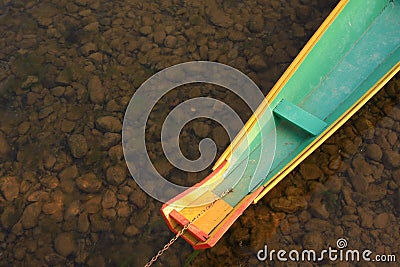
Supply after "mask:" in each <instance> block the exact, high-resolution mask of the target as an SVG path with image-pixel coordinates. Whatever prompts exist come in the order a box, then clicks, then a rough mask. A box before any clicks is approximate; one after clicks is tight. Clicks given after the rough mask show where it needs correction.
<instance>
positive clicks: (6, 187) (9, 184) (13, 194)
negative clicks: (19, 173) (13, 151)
mask: <svg viewBox="0 0 400 267" xmlns="http://www.w3.org/2000/svg"><path fill="white" fill-rule="evenodd" d="M0 183H1V185H0V190H1V193H2V194H3V196H4V197H5V199H6V200H7V201H13V200H14V199H16V198H17V197H18V194H19V185H20V183H19V181H18V178H17V177H15V176H7V177H3V178H1V180H0Z"/></svg>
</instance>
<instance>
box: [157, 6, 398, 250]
mask: <svg viewBox="0 0 400 267" xmlns="http://www.w3.org/2000/svg"><path fill="white" fill-rule="evenodd" d="M399 69H400V0H347V1H346V0H343V1H340V2H339V3H338V5H337V6H336V8H335V9H334V10H333V11H332V12H331V14H330V15H329V16H328V17H327V19H326V20H325V21H324V22H323V23H322V25H321V26H320V28H319V29H318V30H317V31H316V33H315V34H314V35H313V37H312V38H311V39H310V40H309V42H308V43H307V44H306V45H305V47H304V48H303V49H302V51H301V52H300V53H299V55H298V56H297V57H296V59H295V60H294V61H293V62H292V64H291V65H290V66H289V68H288V69H287V70H286V72H285V73H284V74H283V75H282V77H281V78H280V79H279V80H278V82H277V83H276V84H275V86H274V87H273V88H272V89H271V91H270V92H269V94H268V95H267V96H266V98H265V100H264V101H263V103H262V104H261V105H260V107H259V108H258V109H257V111H256V112H255V114H253V116H252V117H251V118H250V120H249V121H248V122H247V123H246V125H245V127H244V129H242V131H241V132H240V133H239V134H238V136H237V137H236V138H235V139H234V141H233V142H232V143H231V144H230V146H229V147H228V148H227V150H226V151H225V152H224V153H223V155H222V156H221V158H220V159H219V160H218V161H217V162H216V164H215V166H214V168H213V170H214V171H213V172H212V173H211V174H210V175H209V176H208V177H206V178H205V179H204V180H203V181H202V182H201V183H199V184H196V185H195V186H193V187H192V188H190V189H188V190H186V191H185V192H183V193H181V194H180V195H178V196H176V197H175V198H173V199H171V200H170V201H168V202H167V203H166V204H164V205H163V207H162V209H161V211H162V214H163V216H164V218H165V220H166V222H167V224H168V226H169V228H170V229H171V230H172V231H173V232H175V233H177V232H178V231H180V230H182V228H183V227H184V226H185V225H186V227H185V228H186V229H185V231H184V232H183V235H182V237H183V238H184V239H185V240H186V241H187V242H189V243H190V244H191V245H192V246H193V247H194V248H195V249H204V248H209V247H212V246H214V245H215V244H216V242H217V241H218V240H219V239H220V238H221V237H222V235H223V234H224V233H225V232H226V231H227V230H228V229H229V227H230V226H231V225H232V224H233V222H234V221H235V220H236V219H237V218H238V217H239V216H240V215H241V214H242V213H243V211H244V210H245V209H246V208H247V207H248V206H249V205H250V204H252V203H257V201H258V200H260V199H261V198H262V197H263V196H264V195H265V194H266V193H267V192H268V191H269V190H271V189H272V188H273V187H274V186H275V185H276V184H277V183H279V181H281V180H282V179H283V178H284V177H285V176H286V175H287V174H288V173H289V172H290V171H291V170H293V169H294V168H295V167H296V166H297V165H298V164H299V163H300V162H301V161H302V160H304V159H305V158H306V157H307V156H308V155H309V154H311V153H312V152H313V151H314V150H315V149H316V148H317V147H318V146H319V145H321V144H322V143H323V142H324V141H325V140H326V139H327V138H328V137H329V136H331V135H332V134H333V133H334V132H335V131H336V130H337V129H338V128H339V127H340V126H341V125H343V124H344V123H345V121H346V120H348V119H349V118H350V117H351V116H352V115H353V114H354V113H355V112H356V111H357V110H358V109H360V108H361V107H362V106H363V105H364V104H365V103H366V102H367V101H368V100H369V99H370V98H371V97H372V96H373V95H374V94H375V93H377V92H378V91H379V90H380V89H381V88H382V87H383V85H384V84H385V83H386V82H388V81H389V80H390V79H391V78H392V77H393V76H394V75H395V74H396V73H397V72H398V71H399ZM267 106H269V107H270V108H271V109H272V114H273V119H274V120H275V125H276V129H275V132H276V141H277V143H276V153H275V156H274V157H273V161H272V167H271V168H270V171H269V172H265V173H262V172H257V171H256V170H255V168H256V166H253V165H252V164H251V160H252V157H257V153H258V156H259V154H260V151H261V146H260V145H258V146H257V144H259V143H260V141H261V139H260V138H261V137H260V136H261V135H264V136H268V134H270V133H271V132H272V129H271V127H261V128H260V127H254V125H255V124H256V122H257V121H258V120H260V119H261V120H262V119H263V118H264V116H266V115H265V113H266V112H265V110H266V109H267ZM264 119H265V118H264ZM246 133H247V134H249V135H252V136H255V137H254V138H253V139H252V141H251V143H250V144H247V143H244V139H245V136H246ZM241 146H247V147H248V148H249V149H250V152H251V153H250V154H248V155H247V156H245V158H244V159H241V160H237V158H236V160H232V158H233V155H234V154H235V153H239V152H240V151H241ZM238 151H239V152H238ZM263 153H268V151H266V152H265V151H264V152H263ZM270 156H271V157H272V156H273V155H272V153H271V155H270ZM244 160H246V161H247V162H250V163H249V164H248V166H247V167H246V169H245V172H244V173H241V176H240V177H238V176H237V175H238V173H236V172H235V168H236V167H237V166H239V165H240V164H241V163H242V162H243V161H244ZM249 173H250V175H249ZM249 177H250V178H249ZM232 179H236V180H235V181H236V182H235V183H229V181H230V180H232ZM230 186H231V187H230Z"/></svg>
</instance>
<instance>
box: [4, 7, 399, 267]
mask: <svg viewBox="0 0 400 267" xmlns="http://www.w3.org/2000/svg"><path fill="white" fill-rule="evenodd" d="M336 2H337V1H333V0H332V1H323V0H296V1H277V0H271V1H257V0H250V1H245V2H238V1H216V0H207V1H204V3H202V4H200V3H199V1H178V0H167V1H152V2H143V1H136V0H130V1H127V0H121V1H105V0H73V1H67V0H59V1H46V0H43V1H19V0H15V1H11V0H3V1H0V33H1V37H2V38H0V48H1V49H0V118H1V120H0V192H1V194H0V223H1V231H0V241H1V245H0V265H1V266H142V265H144V264H145V263H146V262H147V261H148V259H149V258H151V256H153V255H154V254H155V253H156V252H157V251H158V249H160V248H162V247H163V246H164V244H165V243H166V242H167V241H168V240H169V239H170V238H171V237H172V234H171V233H170V231H169V230H168V228H167V226H166V225H165V223H164V222H163V219H162V217H161V214H160V212H159V208H160V207H161V204H160V203H159V202H157V201H155V200H153V199H152V198H151V197H149V196H147V195H146V194H145V193H144V192H143V191H142V190H141V189H140V188H139V187H138V186H137V184H136V183H135V182H134V180H133V179H132V178H131V177H130V175H129V172H128V170H127V168H126V165H125V161H124V158H123V153H122V147H121V127H122V120H123V115H124V111H125V109H126V107H127V105H128V103H129V100H130V98H131V97H132V95H133V94H134V92H135V90H136V89H137V88H138V87H139V86H140V85H141V84H142V82H143V81H145V80H146V79H147V78H149V77H150V76H151V75H152V74H154V73H155V72H157V71H159V70H162V69H163V68H165V67H168V66H171V65H173V64H176V63H181V62H187V61H193V60H209V61H217V62H221V63H225V64H228V65H230V66H232V67H235V68H237V69H239V70H241V71H242V72H244V73H246V74H247V75H249V76H250V77H251V78H252V79H253V80H254V81H255V82H256V83H257V85H259V86H260V88H261V90H262V91H263V92H264V93H267V92H268V90H269V89H270V88H271V86H272V85H273V84H274V83H275V82H276V80H277V79H278V78H279V77H280V75H281V74H282V72H283V71H284V70H285V69H286V67H287V66H288V65H289V64H290V62H291V61H292V60H293V58H294V57H295V56H296V55H297V53H298V52H299V50H300V49H301V48H302V46H303V45H304V44H305V43H306V41H307V40H308V39H309V38H310V36H311V35H312V34H313V32H314V31H315V30H316V29H317V28H318V26H319V25H320V24H321V22H322V21H323V19H324V18H325V17H326V16H327V15H328V14H329V12H330V11H331V10H332V9H333V7H334V6H335V4H336ZM184 89H185V90H181V91H179V90H175V91H173V92H171V94H169V95H167V96H166V97H165V98H164V99H163V100H162V103H160V105H159V107H158V108H156V109H155V112H153V113H152V115H151V117H150V120H149V128H148V129H149V131H148V135H147V137H146V138H147V139H148V140H149V141H151V142H150V144H149V146H148V148H149V151H150V153H149V154H150V156H151V158H152V159H153V160H154V162H155V165H156V167H157V169H158V170H159V171H160V173H162V174H163V175H165V176H166V177H169V178H170V179H171V181H176V182H179V183H188V184H193V183H194V182H196V181H198V180H199V179H201V178H203V177H204V176H205V175H206V174H207V173H208V172H209V170H205V171H203V172H200V173H197V174H186V173H183V172H181V171H179V170H176V169H174V168H173V167H172V166H171V165H170V164H168V162H166V160H165V159H164V158H162V157H161V156H162V154H161V147H160V143H159V137H157V134H158V133H159V131H160V127H161V123H162V117H163V116H164V115H163V114H164V113H166V112H168V110H169V109H170V108H172V107H174V106H176V105H177V104H178V103H180V102H182V101H184V100H185V99H190V98H192V97H195V96H200V95H205V96H213V97H215V98H218V99H220V100H223V101H224V102H226V103H228V104H231V105H232V106H234V107H235V108H236V110H238V112H239V113H240V114H241V116H242V117H243V119H244V120H246V119H247V118H248V117H249V116H250V113H249V112H248V110H247V109H245V108H243V105H242V103H240V101H238V99H236V98H235V97H234V96H233V95H232V94H229V93H228V92H226V91H223V90H221V88H215V87H212V86H200V85H193V86H188V87H187V88H184ZM186 89H188V90H186ZM399 132H400V77H398V76H397V77H395V78H394V79H393V80H392V81H390V82H389V83H388V84H387V85H386V86H385V87H384V89H382V91H381V92H380V93H378V94H377V95H376V96H375V97H374V98H373V99H372V100H371V101H370V102H369V103H367V105H366V106H365V107H364V108H363V109H362V110H361V111H360V112H358V113H357V114H356V115H355V116H354V117H353V118H352V119H351V120H350V121H348V122H347V123H346V124H345V126H343V127H342V128H341V129H340V130H339V131H338V132H337V133H335V134H334V135H333V136H332V137H331V138H330V139H329V140H328V141H327V142H325V144H324V145H322V146H321V147H320V148H319V149H318V150H317V151H315V152H314V153H313V154H312V155H311V156H310V157H309V158H307V159H306V160H305V161H304V162H303V163H302V164H301V165H300V166H299V167H298V168H296V169H295V170H294V171H293V172H292V173H290V174H289V175H288V177H287V178H286V179H285V180H284V181H283V182H282V183H280V184H279V185H278V186H277V187H276V188H275V189H274V190H273V191H272V192H270V193H269V194H268V195H267V196H266V197H265V198H264V199H263V200H262V201H261V202H260V203H258V204H257V205H254V206H251V207H250V208H249V209H248V210H246V212H245V213H244V214H243V216H241V217H240V219H239V220H238V221H237V222H236V223H235V224H234V225H233V227H232V229H230V230H229V231H228V233H227V234H226V235H225V236H224V237H223V239H221V241H220V242H219V243H218V244H217V246H216V247H215V248H212V249H210V250H207V251H203V252H200V253H199V254H198V255H197V256H196V257H194V259H192V258H193V257H192V256H194V255H195V254H193V253H192V249H191V247H190V246H189V245H188V244H186V243H185V242H184V241H182V240H179V241H177V242H176V243H175V244H174V246H173V247H172V248H171V249H170V250H169V251H168V252H166V254H165V255H163V256H162V257H161V259H160V260H159V261H158V262H157V263H156V264H155V266H183V265H185V264H187V266H264V264H271V265H274V266H280V265H281V263H278V262H273V263H264V262H259V261H258V260H257V258H256V253H257V251H258V250H260V249H262V248H263V246H264V245H265V244H267V245H268V246H269V247H270V248H273V249H288V250H289V248H296V249H301V248H305V249H313V248H315V249H316V250H320V249H324V248H327V246H329V245H330V246H335V244H336V240H337V239H339V238H346V240H347V241H348V246H349V248H352V249H365V248H368V249H370V250H371V251H373V252H374V253H377V254H396V255H397V261H398V260H400V259H399V257H400V245H399V242H398V240H399V232H400V231H399V230H400V229H399V228H400V218H399V216H400V206H399V203H400V180H399V179H400V153H399V150H400V140H399V137H398V136H399ZM206 136H210V137H213V138H214V139H215V140H216V142H217V145H218V148H219V153H221V152H222V151H223V149H224V148H225V147H226V145H227V143H228V140H227V138H226V137H227V136H226V135H225V134H224V131H223V130H222V128H221V127H220V126H218V125H217V124H215V123H213V122H210V121H207V120H199V121H198V122H193V123H191V124H190V125H188V127H185V128H184V131H183V133H182V140H183V141H182V150H183V152H184V154H185V155H189V156H192V157H196V155H198V150H197V149H196V147H197V144H198V142H199V140H201V138H204V137H206ZM293 264H294V265H296V263H293ZM323 264H326V266H329V265H330V263H329V262H323ZM336 264H337V265H338V266H347V265H351V264H350V263H346V262H337V263H336ZM363 264H364V263H363ZM287 265H289V264H287ZM306 265H307V264H306V263H305V264H304V266H306ZM308 265H312V264H308ZM370 265H371V266H373V264H370ZM290 266H291V265H290ZM392 266H395V264H392Z"/></svg>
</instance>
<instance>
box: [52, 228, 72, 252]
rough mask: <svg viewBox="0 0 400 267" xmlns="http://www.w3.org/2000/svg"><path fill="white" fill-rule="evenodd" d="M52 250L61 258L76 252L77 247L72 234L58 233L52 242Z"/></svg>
mask: <svg viewBox="0 0 400 267" xmlns="http://www.w3.org/2000/svg"><path fill="white" fill-rule="evenodd" d="M54 248H55V249H56V251H57V253H58V254H60V255H61V256H64V257H68V256H69V255H70V254H72V253H73V252H76V251H77V245H76V241H75V238H74V236H73V233H71V232H67V233H60V234H58V235H57V237H56V238H55V240H54Z"/></svg>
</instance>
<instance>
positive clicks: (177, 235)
mask: <svg viewBox="0 0 400 267" xmlns="http://www.w3.org/2000/svg"><path fill="white" fill-rule="evenodd" d="M232 191H233V189H232V188H231V189H227V190H225V191H224V192H222V194H221V195H220V196H219V198H217V199H215V200H214V201H213V202H211V203H210V204H209V205H207V206H206V207H205V208H204V209H203V210H201V211H200V213H199V214H197V215H196V216H195V217H194V218H193V219H192V220H191V221H190V222H189V223H187V224H185V225H184V226H183V228H182V229H181V230H180V231H178V233H176V235H175V236H174V237H173V238H172V239H171V240H170V241H169V242H168V243H167V244H165V246H164V247H163V248H162V249H160V250H159V251H158V252H157V254H156V255H155V256H154V257H153V258H151V260H150V261H149V262H148V263H146V265H145V266H144V267H150V266H151V265H152V264H153V263H155V262H156V261H157V260H158V258H159V257H160V256H161V255H162V254H163V253H164V252H165V251H167V250H168V249H169V248H170V246H172V244H173V243H174V242H175V241H176V240H178V238H179V237H181V236H182V235H183V234H184V232H185V231H186V230H187V229H188V228H189V226H190V225H191V224H193V223H194V222H195V221H196V220H197V219H198V218H200V216H201V215H203V214H204V213H205V212H206V211H207V210H209V209H211V208H212V207H213V206H214V204H215V203H216V202H217V201H218V200H219V199H222V198H223V197H224V196H226V195H227V194H229V193H230V192H232Z"/></svg>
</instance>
